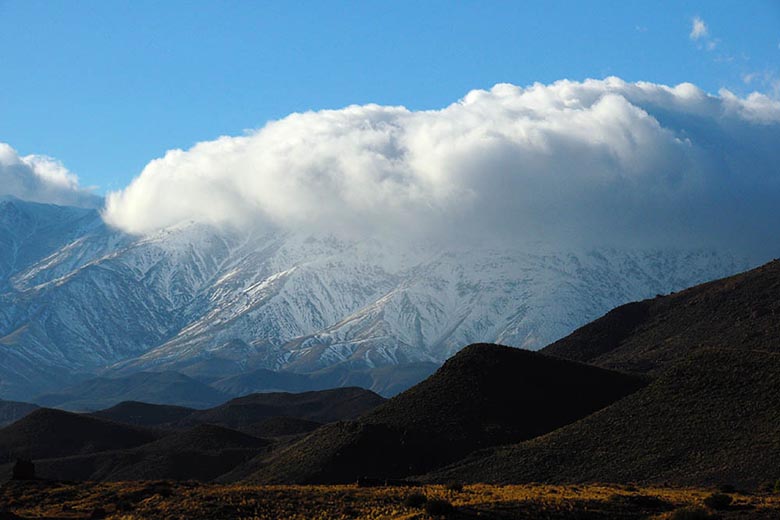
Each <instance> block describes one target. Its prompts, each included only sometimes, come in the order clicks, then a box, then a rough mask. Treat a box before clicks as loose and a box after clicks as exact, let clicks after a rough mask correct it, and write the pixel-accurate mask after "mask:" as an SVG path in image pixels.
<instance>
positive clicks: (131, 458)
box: [36, 424, 270, 481]
mask: <svg viewBox="0 0 780 520" xmlns="http://www.w3.org/2000/svg"><path fill="white" fill-rule="evenodd" d="M269 445H270V442H269V441H266V440H263V439H258V438H256V437H252V436H249V435H245V434H243V433H240V432H237V431H234V430H229V429H226V428H221V427H219V426H213V425H205V424H203V425H198V426H196V427H194V428H192V429H190V430H187V431H183V432H177V433H176V434H173V435H168V436H166V437H163V438H161V439H159V440H157V441H154V442H151V443H147V444H144V445H142V446H138V447H135V448H132V449H125V450H116V451H102V452H99V453H93V454H88V455H82V456H73V457H65V458H59V459H56V458H55V459H47V460H40V461H37V462H36V470H37V474H38V475H39V476H40V477H42V478H46V479H53V480H100V481H121V480H160V479H168V480H200V481H208V480H211V479H214V478H216V477H218V476H219V475H221V474H223V473H226V472H228V471H230V470H231V469H232V468H234V467H235V466H237V465H239V464H240V463H242V462H244V461H246V460H249V459H251V458H252V457H253V456H255V455H256V454H257V453H258V452H259V451H263V450H265V449H267V447H268V446H269Z"/></svg>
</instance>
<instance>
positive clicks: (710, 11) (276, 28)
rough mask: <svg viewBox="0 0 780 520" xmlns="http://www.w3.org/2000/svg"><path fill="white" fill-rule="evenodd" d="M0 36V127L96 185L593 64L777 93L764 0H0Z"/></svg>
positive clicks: (596, 74)
mask: <svg viewBox="0 0 780 520" xmlns="http://www.w3.org/2000/svg"><path fill="white" fill-rule="evenodd" d="M697 17H698V18H699V19H700V20H701V21H702V22H703V23H704V24H705V25H704V26H703V27H706V30H703V29H701V28H700V30H699V32H698V33H694V34H693V35H692V29H693V20H694V19H695V18H697ZM700 27H701V26H700ZM692 36H698V37H697V38H693V37H692ZM0 49H2V51H0V85H2V88H0V142H7V143H9V144H10V145H11V146H13V147H14V148H16V149H17V150H18V151H19V152H20V154H32V153H35V154H45V155H49V156H52V157H56V158H57V159H59V160H61V161H63V162H64V164H65V165H66V166H67V167H68V168H69V169H70V170H71V171H72V172H74V173H76V174H77V175H78V176H79V177H80V179H81V184H82V185H87V186H97V187H98V192H99V193H102V192H105V191H108V190H113V189H119V188H122V187H124V186H125V185H126V184H127V183H128V182H129V181H130V180H131V179H132V178H133V177H135V176H136V175H137V174H138V173H139V172H140V171H141V169H142V168H143V167H144V165H145V164H146V163H147V162H148V161H149V160H151V159H153V158H155V157H159V156H161V155H163V153H164V152H165V151H166V150H168V149H171V148H189V147H190V146H191V145H193V144H194V143H196V142H198V141H204V140H211V139H214V138H215V137H217V136H219V135H240V134H241V133H242V132H243V131H244V130H246V129H252V128H258V127H260V126H262V125H263V124H264V123H265V122H266V121H268V120H270V119H276V118H280V117H283V116H285V115H287V114H289V113H290V112H294V111H304V110H309V109H322V108H340V107H343V106H346V105H349V104H353V103H357V104H364V103H379V104H383V105H404V106H407V107H409V108H412V109H426V108H441V107H443V106H446V105H448V104H450V103H452V102H454V101H456V100H457V99H459V98H461V97H462V96H464V95H465V94H466V93H467V92H468V91H469V90H472V89H475V88H489V87H491V86H492V85H494V84H495V83H499V82H510V83H514V84H517V85H521V86H523V85H528V84H531V83H533V82H536V81H538V82H542V83H550V82H553V81H556V80H559V79H564V78H568V79H573V80H582V79H585V78H603V77H606V76H610V75H616V76H619V77H621V78H623V79H625V80H627V81H638V80H644V81H652V82H657V83H664V84H670V85H674V84H677V83H680V82H686V81H687V82H692V83H694V84H696V85H698V86H699V87H701V88H703V89H705V90H707V91H709V92H717V91H718V90H719V89H720V88H727V89H730V90H732V91H734V92H736V93H738V94H740V95H744V94H746V93H748V92H751V91H753V90H758V91H761V92H764V93H766V94H769V95H771V96H773V97H777V95H778V90H779V89H780V86H779V85H780V83H778V79H780V66H779V64H780V3H779V2H776V1H769V0H767V1H752V2H716V1H702V2H679V1H674V2H629V1H625V0H623V1H615V2H606V1H599V2H590V3H586V2H575V1H565V2H560V1H557V2H555V1H554V2H550V1H544V2H531V1H525V2H499V1H494V2H487V1H481V2H439V1H419V0H417V1H413V2H407V1H397V2H373V1H370V2H325V1H319V2H275V3H271V2H203V1H197V2H193V1H187V2H175V1H166V2H144V1H132V2H119V1H109V2H106V1H100V2H90V1H81V2H64V1H55V0H49V1H36V0H25V1H8V0H5V1H4V0H0Z"/></svg>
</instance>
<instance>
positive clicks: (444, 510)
mask: <svg viewBox="0 0 780 520" xmlns="http://www.w3.org/2000/svg"><path fill="white" fill-rule="evenodd" d="M425 512H426V513H428V514H429V515H431V516H443V517H445V518H446V517H448V516H450V515H451V514H452V513H454V512H455V508H454V507H452V504H450V503H449V502H447V501H446V500H442V499H440V498H434V499H432V500H428V502H426V504H425Z"/></svg>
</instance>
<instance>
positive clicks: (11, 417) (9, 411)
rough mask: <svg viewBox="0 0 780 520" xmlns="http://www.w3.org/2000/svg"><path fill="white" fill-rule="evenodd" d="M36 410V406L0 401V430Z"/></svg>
mask: <svg viewBox="0 0 780 520" xmlns="http://www.w3.org/2000/svg"><path fill="white" fill-rule="evenodd" d="M37 409H38V406H37V405H34V404H31V403H21V402H18V401H4V400H2V399H0V428H2V427H3V426H8V425H9V424H11V423H13V422H16V421H18V420H19V419H21V418H22V417H24V416H26V415H28V414H30V413H31V412H33V411H34V410H37Z"/></svg>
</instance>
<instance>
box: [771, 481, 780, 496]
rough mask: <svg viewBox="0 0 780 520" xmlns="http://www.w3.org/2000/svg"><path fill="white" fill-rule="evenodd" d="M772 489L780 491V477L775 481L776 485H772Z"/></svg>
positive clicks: (776, 491)
mask: <svg viewBox="0 0 780 520" xmlns="http://www.w3.org/2000/svg"><path fill="white" fill-rule="evenodd" d="M772 491H773V492H775V493H780V478H779V479H777V480H776V481H775V485H774V486H772Z"/></svg>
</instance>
